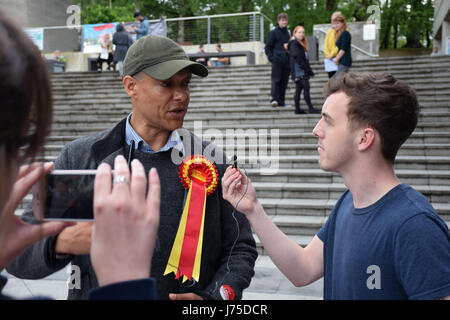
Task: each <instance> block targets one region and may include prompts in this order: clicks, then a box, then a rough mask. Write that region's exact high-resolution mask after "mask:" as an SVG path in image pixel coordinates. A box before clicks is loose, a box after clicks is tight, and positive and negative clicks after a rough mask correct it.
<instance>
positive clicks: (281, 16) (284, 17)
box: [277, 12, 288, 21]
mask: <svg viewBox="0 0 450 320" xmlns="http://www.w3.org/2000/svg"><path fill="white" fill-rule="evenodd" d="M281 19H286V20H288V15H287V13H285V12H282V13H280V14H278V17H277V21H280V20H281Z"/></svg>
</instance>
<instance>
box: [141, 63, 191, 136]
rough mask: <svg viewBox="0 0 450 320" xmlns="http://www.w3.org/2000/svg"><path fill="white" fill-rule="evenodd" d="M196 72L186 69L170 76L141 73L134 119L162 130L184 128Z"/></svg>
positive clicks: (143, 124) (142, 124)
mask: <svg viewBox="0 0 450 320" xmlns="http://www.w3.org/2000/svg"><path fill="white" fill-rule="evenodd" d="M191 77H192V73H191V71H189V70H188V69H183V70H181V71H179V72H178V73H176V74H175V75H173V76H172V77H171V78H169V79H167V80H157V79H154V78H152V77H150V76H148V75H146V74H144V73H140V74H139V76H138V77H137V78H138V79H137V80H136V85H135V89H134V94H133V95H132V102H133V115H132V122H133V124H137V125H139V126H146V127H149V128H152V129H158V130H162V131H173V130H175V129H178V128H181V127H182V125H183V120H184V116H185V115H186V112H187V109H188V105H189V99H190V92H189V82H190V80H191Z"/></svg>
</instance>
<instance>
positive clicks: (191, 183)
mask: <svg viewBox="0 0 450 320" xmlns="http://www.w3.org/2000/svg"><path fill="white" fill-rule="evenodd" d="M178 175H179V176H180V179H181V183H182V184H183V186H184V188H185V189H187V190H189V191H188V195H187V198H186V202H185V204H184V208H183V213H182V215H181V220H180V224H179V226H178V231H177V234H176V236H175V240H174V243H173V246H172V250H171V252H170V256H169V261H168V262H167V266H166V270H165V271H164V275H167V274H170V273H171V272H173V273H174V274H175V279H178V278H180V277H181V276H183V282H185V281H186V280H191V281H192V279H194V280H195V281H197V282H198V281H199V278H200V264H201V257H202V245H203V227H204V222H205V208H206V196H207V195H210V194H212V193H213V192H214V190H216V187H217V184H218V182H219V175H218V173H217V168H216V167H215V166H214V164H213V163H212V162H211V161H210V160H208V159H207V158H205V157H203V156H200V155H194V156H189V157H187V158H185V159H184V160H183V162H182V163H181V164H180V167H179V172H178Z"/></svg>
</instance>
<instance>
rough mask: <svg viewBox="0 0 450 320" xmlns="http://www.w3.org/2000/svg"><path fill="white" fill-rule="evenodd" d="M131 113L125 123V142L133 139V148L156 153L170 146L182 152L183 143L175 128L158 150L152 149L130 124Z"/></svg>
mask: <svg viewBox="0 0 450 320" xmlns="http://www.w3.org/2000/svg"><path fill="white" fill-rule="evenodd" d="M131 115H132V113H130V114H129V115H128V117H127V122H126V125H125V142H126V143H127V144H128V145H130V144H131V140H134V148H135V149H137V150H139V151H142V152H147V153H158V152H163V151H168V150H170V149H172V148H175V149H178V150H179V151H180V152H181V153H183V155H184V154H185V153H184V145H183V141H182V140H181V137H180V135H179V134H178V132H177V131H176V130H174V131H172V133H171V134H170V136H169V139H168V140H167V143H166V144H165V145H164V146H163V147H162V148H161V149H160V150H158V151H154V150H153V149H152V148H151V147H150V146H149V145H148V143H147V142H145V141H144V139H142V137H141V136H140V135H139V134H138V133H137V132H136V131H135V130H134V129H133V127H132V126H131V124H130V118H131Z"/></svg>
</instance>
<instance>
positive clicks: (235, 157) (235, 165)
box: [233, 155, 237, 169]
mask: <svg viewBox="0 0 450 320" xmlns="http://www.w3.org/2000/svg"><path fill="white" fill-rule="evenodd" d="M233 168H235V169H237V155H234V156H233Z"/></svg>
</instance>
